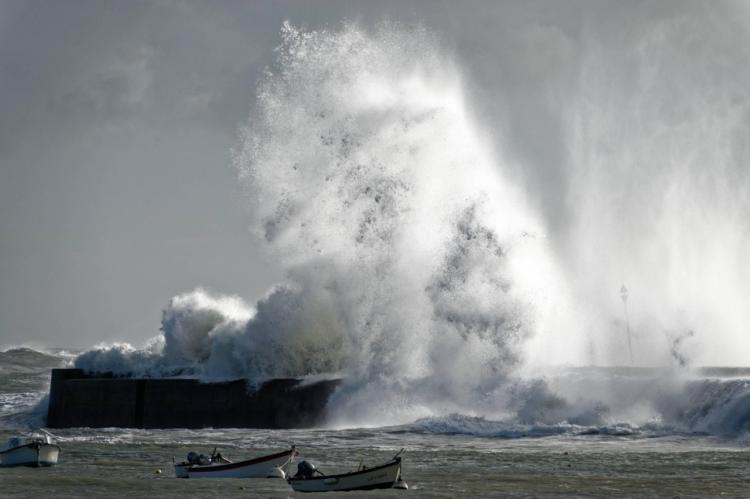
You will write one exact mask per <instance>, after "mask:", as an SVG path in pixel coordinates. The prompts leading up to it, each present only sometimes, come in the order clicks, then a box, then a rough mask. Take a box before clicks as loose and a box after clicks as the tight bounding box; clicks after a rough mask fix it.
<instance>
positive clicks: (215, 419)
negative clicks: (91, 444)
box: [47, 369, 341, 428]
mask: <svg viewBox="0 0 750 499" xmlns="http://www.w3.org/2000/svg"><path fill="white" fill-rule="evenodd" d="M340 381H341V380H323V381H318V382H315V383H309V384H302V381H301V380H299V379H293V378H291V379H290V378H284V379H272V380H270V381H266V382H265V383H263V384H262V385H260V386H259V387H257V389H253V388H251V387H249V386H248V384H247V383H246V382H245V381H244V380H235V381H227V382H220V383H204V382H201V381H199V380H197V379H182V378H123V377H114V376H112V375H111V374H96V375H92V374H86V373H84V372H83V371H82V370H80V369H53V370H52V384H51V386H50V394H49V411H48V413H47V426H48V427H49V428H71V427H91V428H104V427H110V426H112V427H120V428H207V427H213V428H309V427H314V426H319V425H320V424H321V423H323V421H324V419H325V416H326V404H327V403H328V399H329V397H330V396H331V394H332V393H333V391H334V390H335V389H336V387H337V386H338V384H339V383H340Z"/></svg>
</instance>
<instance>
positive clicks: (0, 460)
mask: <svg viewBox="0 0 750 499" xmlns="http://www.w3.org/2000/svg"><path fill="white" fill-rule="evenodd" d="M60 450H61V449H60V446H58V445H55V444H54V443H53V441H52V438H50V435H49V434H46V433H45V434H44V435H30V436H27V437H12V438H11V439H10V440H8V442H7V443H6V444H5V446H4V447H3V448H2V449H0V466H34V467H40V466H52V465H54V464H57V458H58V457H59V455H60Z"/></svg>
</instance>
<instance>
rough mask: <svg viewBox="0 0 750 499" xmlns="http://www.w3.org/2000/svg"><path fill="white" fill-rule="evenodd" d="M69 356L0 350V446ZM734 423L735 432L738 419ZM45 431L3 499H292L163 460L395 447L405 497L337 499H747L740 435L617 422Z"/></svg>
mask: <svg viewBox="0 0 750 499" xmlns="http://www.w3.org/2000/svg"><path fill="white" fill-rule="evenodd" d="M72 356H73V354H71V353H69V352H65V351H61V350H56V351H46V352H40V351H36V350H32V349H26V348H22V349H11V350H7V351H5V352H0V439H1V440H2V441H5V440H6V439H7V438H8V437H9V436H11V435H15V434H18V433H22V432H24V431H28V430H31V429H34V428H38V427H43V426H44V418H45V414H46V401H45V396H46V394H47V390H48V387H49V374H50V369H51V368H53V367H59V366H64V365H66V363H67V362H69V361H70V360H71V359H72ZM730 374H732V375H733V376H734V377H735V378H736V374H737V373H736V372H734V373H730ZM714 375H716V373H714ZM737 382H738V381H737V380H736V379H734V380H733V381H732V383H735V384H736V383H737ZM739 382H740V383H746V382H745V381H744V380H740V381H739ZM726 392H727V391H726V390H724V396H725V397H726V396H728V395H727V394H726ZM732 393H734V394H735V395H733V396H734V397H737V395H736V393H737V391H736V390H734V391H733V392H732ZM742 393H743V395H742V396H743V397H744V396H745V395H744V393H745V392H744V391H743V392H742ZM729 402H730V401H728V400H724V401H716V402H715V403H717V404H718V403H723V404H725V405H726V404H727V403H729ZM731 402H732V403H734V404H735V405H737V404H736V402H737V401H736V400H732V401H731ZM739 407H744V404H740V406H739ZM706 410H710V409H706ZM734 417H735V419H737V418H740V419H742V420H743V421H744V419H745V418H746V417H747V415H746V414H745V415H744V416H743V415H737V414H734ZM741 430H742V429H741ZM52 432H53V434H54V435H55V436H56V437H57V441H58V443H59V444H60V446H61V447H62V449H63V451H62V454H61V456H60V461H59V464H58V465H57V466H55V467H52V468H42V469H35V468H0V496H2V497H126V496H127V497H199V496H200V497H203V496H210V497H290V496H293V495H295V493H294V492H293V491H292V490H291V488H290V487H289V486H288V485H287V484H286V483H285V482H283V481H282V480H278V479H252V480H250V479H216V480H181V479H176V478H175V477H174V472H173V469H172V467H171V466H172V459H173V457H174V458H175V459H177V460H182V459H183V458H184V457H185V455H186V454H187V453H188V452H189V451H191V450H195V451H198V452H204V453H207V452H210V451H211V450H212V449H213V448H214V447H217V448H218V449H219V450H220V451H221V452H222V454H224V455H225V456H228V457H230V458H237V459H240V458H249V457H253V456H259V455H263V454H266V453H271V452H276V451H279V450H281V449H284V448H287V447H288V446H289V445H290V444H292V443H293V444H295V445H297V447H298V448H299V449H300V450H301V452H302V458H304V459H307V460H310V461H312V462H313V463H315V465H316V466H317V467H318V468H319V469H321V470H322V471H323V472H341V471H347V470H350V469H353V468H355V467H356V466H357V464H358V463H359V462H360V461H364V462H365V463H370V464H377V463H378V462H379V461H384V460H387V459H388V458H390V457H391V456H392V455H394V454H395V453H396V452H397V451H398V450H399V449H401V448H404V449H405V451H404V454H403V456H404V458H403V459H404V460H403V463H404V464H403V476H404V478H405V480H406V482H407V483H408V485H409V490H408V491H398V490H386V491H373V492H363V493H344V494H343V496H344V497H359V496H366V497H391V496H392V497H404V496H405V497H490V496H496V497H498V496H499V497H551V496H568V497H750V452H749V450H750V447H749V446H750V438H748V437H747V435H746V432H744V430H742V431H735V432H732V433H731V434H723V435H717V434H709V433H706V432H699V431H691V430H690V429H684V428H683V429H676V428H673V427H667V426H650V427H645V426H641V427H638V426H635V425H630V424H626V423H623V424H618V425H608V426H598V427H597V426H580V425H574V424H562V423H561V424H557V425H536V426H535V425H518V424H515V425H513V424H508V423H503V422H500V421H492V420H488V419H484V418H480V417H470V416H463V415H455V414H454V415H449V416H444V417H439V418H428V419H420V420H417V421H414V422H412V423H410V424H405V425H399V426H386V427H380V428H350V429H323V428H321V429H312V430H250V429H205V430H185V429H171V430H134V429H121V428H104V429H101V428H96V429H93V428H71V429H64V430H52ZM334 495H335V496H336V497H341V496H342V493H338V494H334Z"/></svg>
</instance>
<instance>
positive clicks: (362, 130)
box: [76, 6, 750, 434]
mask: <svg viewBox="0 0 750 499" xmlns="http://www.w3.org/2000/svg"><path fill="white" fill-rule="evenodd" d="M641 14H643V13H641ZM733 14H736V13H735V12H733V11H731V9H728V8H726V6H724V7H723V8H722V9H717V10H716V11H709V10H707V9H703V8H701V9H692V8H691V9H687V8H686V9H685V10H683V11H680V12H675V13H668V15H667V14H665V13H664V12H661V13H659V15H655V16H654V17H653V19H651V18H649V20H644V19H638V24H637V26H635V25H634V26H628V25H627V22H628V21H632V19H625V27H624V28H622V29H621V31H617V32H616V33H615V35H614V36H610V37H608V38H602V39H598V38H597V37H598V36H601V33H600V32H599V31H597V28H596V27H594V28H591V29H589V30H583V34H579V35H577V36H578V37H577V38H575V37H573V38H570V39H565V36H566V35H565V34H564V33H563V34H561V36H563V41H564V43H560V44H559V46H558V47H557V50H559V54H557V55H558V56H560V57H562V58H564V59H565V60H567V62H568V63H569V64H570V65H572V69H570V68H569V69H568V73H569V74H574V75H576V76H575V77H573V78H569V79H566V80H564V83H561V86H560V87H559V88H555V89H554V94H553V95H551V96H548V97H549V99H548V101H547V102H546V103H545V105H546V106H549V107H550V108H551V109H552V111H553V112H554V113H555V116H556V119H557V120H558V121H559V123H560V124H561V126H560V130H559V133H560V136H559V137H555V139H556V140H557V141H559V142H560V143H562V144H564V147H563V148H562V151H563V153H562V156H561V157H560V158H559V165H558V166H557V168H559V171H558V176H559V177H560V178H562V179H563V180H562V182H549V183H547V184H544V183H540V182H539V181H538V176H539V171H540V170H539V166H538V165H535V164H534V163H533V162H531V161H529V159H528V157H526V159H524V157H523V156H522V155H520V154H517V151H516V150H517V149H522V148H524V147H533V144H531V145H529V144H520V145H516V146H515V147H510V148H504V147H503V146H502V144H503V141H502V140H497V138H496V137H493V133H494V132H493V130H492V129H491V128H490V127H489V126H488V123H487V120H479V119H477V118H476V110H477V108H479V107H481V102H476V101H473V100H472V99H473V96H472V95H471V94H469V93H467V90H466V89H467V88H469V87H470V85H468V84H467V80H468V79H470V78H471V73H470V72H469V71H466V69H465V68H464V67H463V66H462V61H461V60H460V58H459V57H458V55H456V54H455V53H453V52H449V51H447V50H446V49H445V48H444V46H442V45H441V42H440V40H439V39H438V37H437V35H436V34H434V33H431V32H430V31H428V30H425V29H413V28H406V27H403V26H397V25H389V24H384V25H381V26H379V27H377V28H375V29H364V28H361V27H358V26H356V25H344V26H341V27H339V28H336V29H334V30H330V31H326V30H321V31H304V30H298V29H296V28H295V27H293V26H291V25H289V24H285V25H284V26H283V28H282V30H281V38H282V41H281V45H280V47H279V48H278V61H277V64H276V65H275V66H274V67H272V68H270V69H269V70H268V72H267V74H266V75H265V76H264V77H263V79H262V80H261V81H260V82H259V84H258V89H257V101H256V104H255V108H254V112H253V114H252V116H251V118H250V121H249V123H248V125H247V127H246V128H244V129H243V130H242V132H241V140H240V143H239V144H238V147H237V149H236V151H235V164H236V167H237V169H238V171H239V175H240V179H241V181H242V182H243V184H244V185H245V186H246V188H247V190H248V194H249V196H248V198H249V199H250V200H251V202H252V203H253V207H252V208H253V209H252V213H253V219H252V228H253V230H254V231H255V232H256V233H257V235H258V236H259V238H260V239H262V240H263V241H264V244H265V245H266V248H267V250H268V252H269V254H271V255H273V257H274V258H275V259H276V260H277V262H278V264H279V266H280V267H282V268H283V269H284V270H285V272H286V279H285V281H284V282H282V283H279V284H278V285H277V286H276V287H274V288H273V289H271V290H270V291H269V292H268V294H267V295H266V296H265V297H263V298H262V299H261V300H259V301H258V302H257V303H256V304H255V305H254V306H251V305H249V304H247V303H246V302H244V301H243V300H242V299H241V298H239V297H228V296H220V295H217V294H212V293H209V292H207V291H204V290H200V289H198V290H196V291H193V292H190V293H186V294H184V295H180V296H177V297H174V298H173V299H172V300H171V301H170V303H169V306H168V307H167V308H166V309H165V311H164V316H163V320H162V334H161V335H160V336H158V337H156V338H155V339H153V340H152V341H151V342H150V344H149V345H148V346H147V348H145V349H134V348H132V347H130V346H129V345H115V346H112V347H102V348H98V349H95V350H92V351H90V352H87V353H85V354H83V355H81V356H80V357H79V358H78V359H77V360H76V364H77V365H78V366H80V367H83V368H86V369H91V370H113V371H115V372H121V373H136V374H144V375H152V376H165V375H167V376H169V375H198V376H203V377H206V378H212V379H221V378H236V377H245V378H248V379H252V380H262V379H265V378H269V377H278V376H308V375H334V374H335V375H337V376H343V377H344V378H345V380H346V382H345V384H344V386H343V388H342V389H341V390H339V392H337V394H336V395H335V397H334V399H333V400H332V402H331V404H332V409H333V411H332V413H334V414H336V415H337V416H336V417H335V419H334V420H333V421H331V424H333V425H343V426H350V425H368V424H377V425H384V424H401V423H408V422H412V421H414V420H416V419H418V418H426V419H421V420H420V421H421V422H420V423H418V425H421V426H419V427H420V428H422V429H423V430H424V429H426V431H454V430H451V428H455V427H456V426H459V427H461V428H463V429H464V430H463V431H468V432H478V433H479V434H492V433H493V432H495V433H499V434H503V432H505V431H506V429H507V428H506V426H503V425H506V424H514V425H519V424H520V425H532V426H533V427H534V428H536V429H537V430H538V431H541V432H545V431H552V432H554V431H562V432H566V431H571V430H570V429H571V428H581V430H580V431H592V430H591V428H604V429H602V430H596V431H605V432H606V431H611V432H617V431H625V432H627V431H631V430H629V429H628V428H633V427H640V428H646V427H650V426H649V425H655V424H656V425H658V428H660V429H661V430H660V431H662V430H664V429H665V428H670V427H672V426H673V425H674V426H676V427H680V428H683V429H689V430H693V431H705V432H709V433H735V432H738V431H744V430H745V429H746V422H745V413H746V411H745V406H746V405H747V404H746V403H745V402H744V400H745V398H747V397H748V395H747V387H746V383H745V381H744V380H738V379H727V378H722V379H714V378H712V377H710V376H709V377H706V376H703V375H697V374H696V373H695V372H694V371H691V370H690V368H691V367H693V366H700V365H709V364H711V365H744V364H747V361H746V353H747V352H748V348H749V347H750V345H749V344H748V343H749V342H750V338H748V335H747V333H746V324H748V323H749V322H748V320H747V319H750V317H747V315H748V314H750V306H748V305H750V303H748V296H750V294H748V289H747V286H748V284H747V283H748V282H749V281H748V279H747V278H748V277H750V276H748V274H749V273H750V268H749V266H748V261H747V259H748V256H747V255H749V254H750V253H748V249H750V247H748V241H750V238H749V237H748V236H749V235H750V234H749V232H748V228H749V227H748V216H747V215H748V214H750V210H748V205H747V203H748V201H747V200H748V196H747V194H748V192H749V191H748V187H749V186H750V183H749V182H750V169H749V168H748V167H750V165H748V158H750V144H749V143H748V141H749V140H750V139H749V137H750V114H749V112H750V107H749V106H750V104H749V103H750V99H748V97H750V96H749V95H748V93H750V69H748V67H750V66H748V65H747V64H746V62H747V61H748V60H750V52H748V49H747V47H750V44H748V43H746V42H747V41H750V40H748V28H747V23H745V24H742V23H741V22H730V23H729V24H728V25H727V28H726V29H722V30H717V29H716V28H717V26H718V25H723V24H722V23H724V22H725V21H726V22H728V21H729V20H731V19H732V15H733ZM636 17H637V16H636ZM746 18H747V16H746V15H745V19H746ZM636 27H637V29H635V28H636ZM628 28H630V29H628ZM600 29H601V28H600ZM597 33H599V34H597ZM571 36H572V35H571ZM539 77H540V78H542V79H543V78H545V75H544V74H541V75H540V76H539ZM497 88H498V89H499V90H497V91H498V92H502V89H503V82H502V81H498V82H497ZM543 138H544V137H541V138H540V140H541V139H543ZM504 139H505V140H507V138H504ZM519 172H521V173H520V174H519ZM523 172H528V176H525V174H524V173H523ZM534 176H536V177H537V179H536V180H533V179H532V177H534ZM532 186H536V190H534V189H532ZM546 195H549V196H550V197H553V198H554V199H559V200H560V203H561V204H560V205H559V206H552V207H551V206H550V204H549V203H547V204H545V203H544V202H541V201H540V199H544V198H545V196H546ZM554 210H558V211H559V212H560V213H553V211H554ZM561 214H562V215H561ZM561 220H562V222H561ZM623 284H625V285H626V286H627V289H628V302H627V307H628V308H627V316H626V313H625V312H626V311H625V308H624V303H623V301H622V299H621V294H620V289H621V286H622V285H623ZM628 327H629V328H630V331H631V336H632V344H633V354H634V364H636V365H640V366H653V367H657V368H658V369H651V370H627V369H624V370H623V369H594V368H587V369H575V368H570V367H568V368H565V369H563V368H560V367H556V366H560V365H578V366H591V365H605V366H613V365H625V364H629V363H630V358H629V351H628V344H627V329H628ZM374 400H376V401H377V402H378V403H377V404H373V401H374ZM482 417H486V418H487V419H482ZM446 428H448V430H446ZM518 428H519V427H518V426H513V429H512V431H511V430H508V431H510V434H513V432H518V431H519V430H518ZM550 428H557V430H550ZM520 431H521V432H523V431H527V430H520ZM573 431H579V430H573Z"/></svg>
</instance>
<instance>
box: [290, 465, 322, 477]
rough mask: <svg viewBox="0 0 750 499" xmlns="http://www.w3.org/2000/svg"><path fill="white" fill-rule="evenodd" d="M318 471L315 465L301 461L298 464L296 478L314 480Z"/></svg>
mask: <svg viewBox="0 0 750 499" xmlns="http://www.w3.org/2000/svg"><path fill="white" fill-rule="evenodd" d="M317 471H318V470H316V469H315V465H314V464H313V463H311V462H308V461H300V462H299V463H298V464H297V474H296V475H294V478H304V479H305V480H307V479H308V478H312V477H313V475H315V473H316V472H317Z"/></svg>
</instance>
